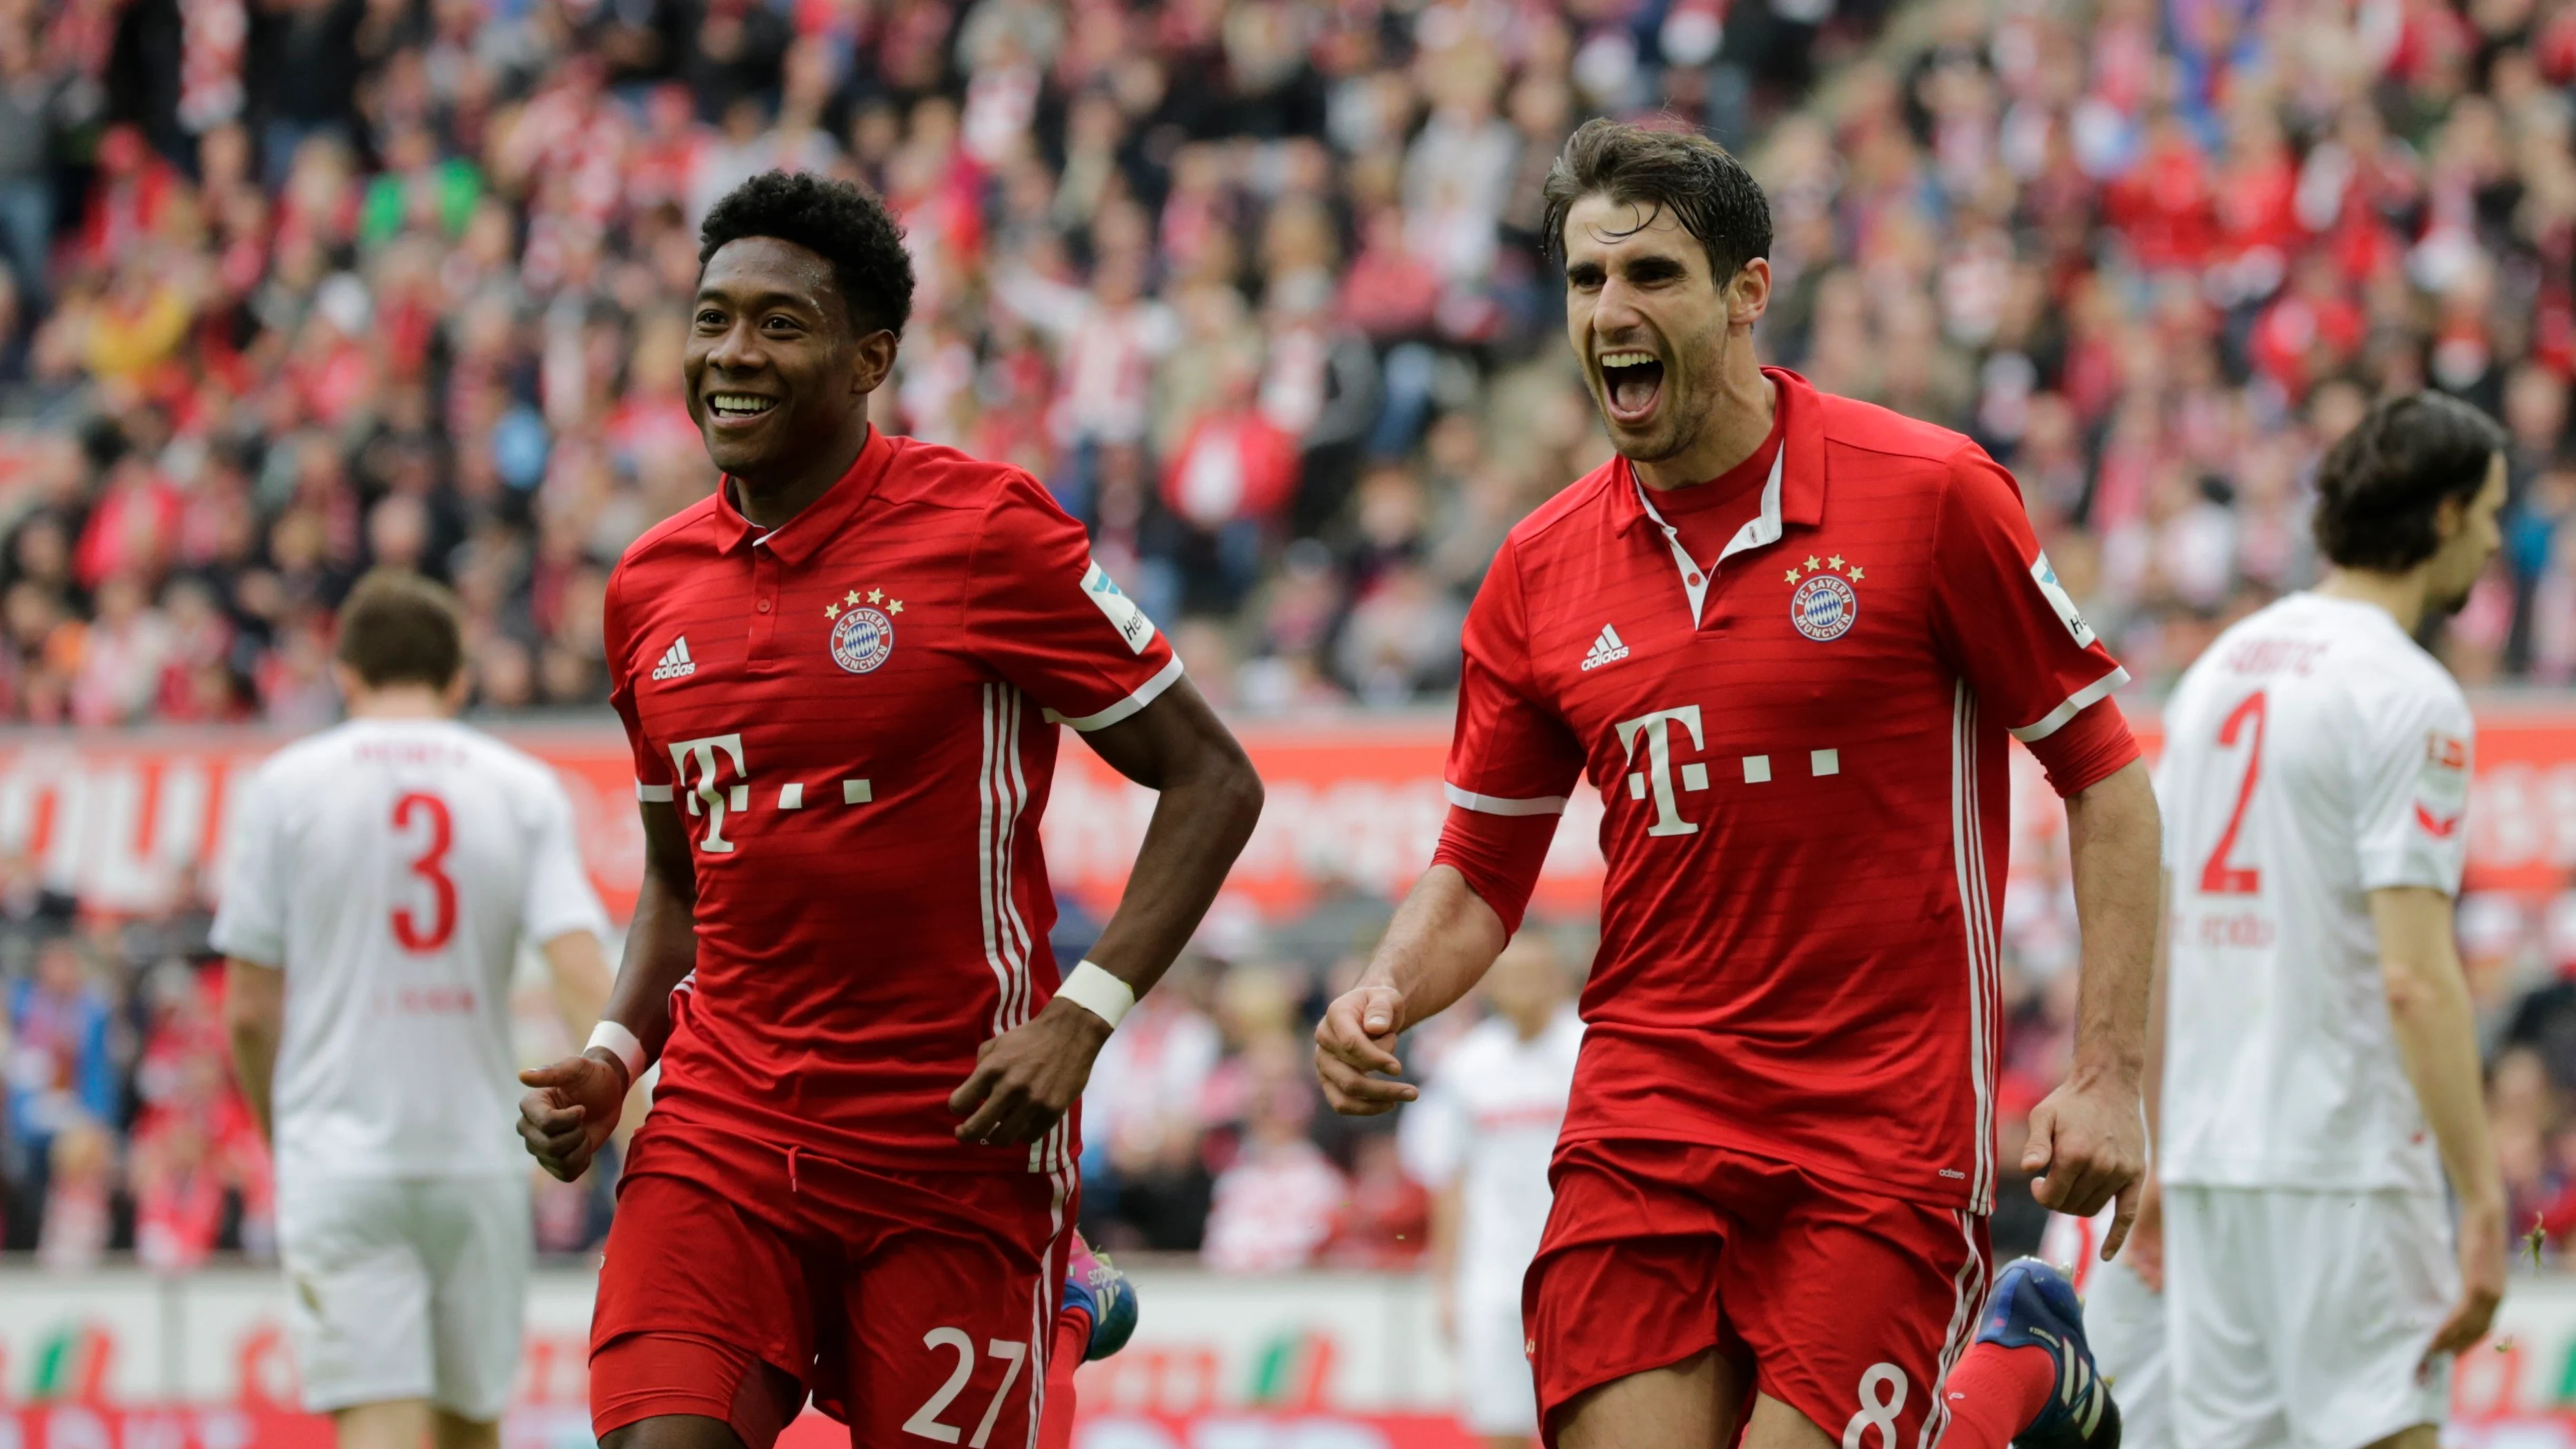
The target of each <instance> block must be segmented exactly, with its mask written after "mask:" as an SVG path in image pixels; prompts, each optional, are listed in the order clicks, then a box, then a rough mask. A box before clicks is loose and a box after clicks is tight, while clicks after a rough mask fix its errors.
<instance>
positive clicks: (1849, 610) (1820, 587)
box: [1789, 574, 1860, 641]
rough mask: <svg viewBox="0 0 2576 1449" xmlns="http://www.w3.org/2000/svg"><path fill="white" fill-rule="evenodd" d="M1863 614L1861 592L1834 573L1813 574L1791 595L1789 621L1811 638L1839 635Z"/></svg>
mask: <svg viewBox="0 0 2576 1449" xmlns="http://www.w3.org/2000/svg"><path fill="white" fill-rule="evenodd" d="M1858 618H1860V596H1859V595H1858V594H1856V593H1854V592H1852V586H1851V585H1850V584H1848V583H1846V582H1844V581H1843V579H1842V578H1841V577H1839V576H1837V575H1834V574H1813V575H1810V576H1809V577H1808V579H1807V581H1806V582H1805V583H1802V584H1800V585H1798V591H1797V592H1796V593H1794V594H1791V595H1790V596H1789V622H1790V623H1792V624H1795V625H1797V626H1798V632H1799V633H1801V634H1804V635H1806V636H1807V637H1808V638H1810V639H1815V640H1819V641H1822V640H1827V639H1839V638H1841V637H1843V636H1844V635H1845V634H1848V633H1850V632H1851V626H1852V623H1853V621H1855V620H1857V619H1858Z"/></svg>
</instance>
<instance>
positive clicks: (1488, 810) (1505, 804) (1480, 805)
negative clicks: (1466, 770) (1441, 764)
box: [1440, 780, 1565, 815]
mask: <svg viewBox="0 0 2576 1449" xmlns="http://www.w3.org/2000/svg"><path fill="white" fill-rule="evenodd" d="M1440 792H1441V793H1442V794H1444V795H1446V796H1448V797H1449V803H1450V804H1452V805H1455V806H1457V807H1458V808H1459V809H1461V810H1474V811H1478V812H1480V813H1482V814H1486V815H1562V814H1564V813H1565V797H1564V796H1562V795H1541V796H1538V797H1536V798H1535V799H1530V800H1509V799H1505V798H1504V797H1502V796H1500V795H1478V794H1474V793H1472V792H1470V791H1466V790H1461V789H1459V788H1458V787H1457V786H1455V785H1452V784H1450V783H1449V782H1448V781H1446V780H1443V781H1441V782H1440Z"/></svg>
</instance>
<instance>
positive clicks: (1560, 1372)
mask: <svg viewBox="0 0 2576 1449" xmlns="http://www.w3.org/2000/svg"><path fill="white" fill-rule="evenodd" d="M1548 1178H1549V1180H1550V1182H1552V1183H1553V1184H1554V1185H1555V1189H1556V1203H1555V1206H1554V1207H1553V1208H1552V1209H1550V1210H1549V1213H1548V1218H1547V1235H1546V1237H1545V1239H1544V1240H1542V1241H1541V1243H1540V1244H1539V1250H1538V1259H1537V1261H1535V1262H1533V1263H1532V1264H1531V1265H1530V1270H1529V1276H1528V1277H1527V1278H1526V1279H1525V1280H1524V1282H1523V1286H1522V1289H1521V1320H1522V1322H1524V1323H1526V1324H1528V1325H1529V1340H1530V1341H1529V1349H1530V1360H1531V1368H1532V1372H1533V1374H1534V1376H1535V1378H1536V1379H1537V1383H1538V1406H1539V1423H1540V1424H1541V1426H1542V1428H1543V1433H1544V1436H1545V1438H1546V1441H1547V1443H1548V1444H1549V1445H1550V1446H1553V1445H1554V1444H1555V1443H1556V1433H1557V1430H1558V1428H1559V1424H1558V1417H1559V1413H1560V1411H1561V1410H1563V1409H1564V1408H1565V1406H1566V1405H1567V1404H1568V1403H1570V1402H1571V1401H1572V1400H1573V1399H1574V1398H1575V1397H1576V1396H1577V1395H1579V1394H1581V1393H1582V1392H1583V1391H1584V1390H1586V1389H1590V1388H1593V1387H1596V1386H1598V1385H1601V1384H1606V1383H1608V1382H1610V1381H1611V1380H1613V1379H1620V1378H1625V1377H1627V1376H1628V1375H1630V1374H1633V1373H1641V1372H1643V1371H1645V1370H1647V1369H1651V1368H1660V1367H1662V1366H1664V1365H1666V1364H1672V1363H1679V1362H1681V1361H1682V1360H1684V1359H1687V1358H1691V1357H1693V1356H1695V1355H1697V1354H1699V1353H1700V1352H1702V1351H1703V1350H1706V1349H1709V1348H1716V1349H1718V1350H1719V1351H1720V1352H1723V1353H1725V1354H1726V1355H1727V1356H1728V1357H1730V1358H1731V1359H1734V1360H1735V1361H1736V1362H1738V1363H1739V1364H1743V1363H1746V1362H1748V1361H1749V1363H1750V1366H1751V1368H1752V1380H1751V1383H1752V1388H1753V1390H1754V1391H1756V1392H1760V1393H1765V1394H1769V1395H1770V1396H1771V1397H1773V1398H1775V1399H1778V1400H1780V1401H1782V1402H1783V1403H1786V1404H1788V1405H1789V1406H1790V1407H1791V1408H1794V1409H1796V1410H1797V1411H1798V1412H1800V1413H1802V1414H1804V1415H1806V1416H1807V1417H1808V1418H1809V1419H1811V1420H1813V1421H1814V1422H1815V1423H1816V1425H1817V1426H1818V1427H1819V1428H1821V1429H1823V1430H1824V1431H1825V1433H1826V1434H1827V1435H1828V1436H1829V1437H1832V1438H1836V1439H1838V1440H1839V1441H1840V1442H1842V1443H1844V1444H1846V1445H1853V1444H1856V1445H1859V1446H1861V1449H1898V1446H1899V1445H1906V1446H1911V1445H1915V1444H1919V1443H1923V1442H1926V1436H1925V1435H1924V1420H1925V1416H1926V1415H1928V1414H1930V1413H1932V1412H1933V1411H1934V1408H1935V1404H1936V1394H1937V1391H1938V1388H1939V1385H1940V1382H1941V1379H1942V1376H1943V1375H1944V1374H1946V1373H1947V1372H1948V1371H1949V1368H1950V1365H1951V1364H1952V1362H1954V1361H1955V1360H1956V1359H1957V1358H1958V1356H1959V1354H1960V1353H1961V1352H1963V1351H1964V1350H1965V1349H1966V1348H1967V1345H1968V1340H1969V1337H1970V1335H1971V1334H1973V1333H1974V1331H1975V1329H1976V1315H1977V1308H1978V1306H1979V1305H1980V1303H1982V1302H1983V1300H1984V1298H1985V1291H1986V1281H1987V1260H1988V1248H1987V1241H1986V1222H1985V1219H1984V1218H1982V1217H1979V1216H1976V1215H1973V1214H1971V1213H1968V1212H1966V1211H1965V1210H1955V1209H1947V1208H1937V1207H1932V1206H1929V1205H1927V1204H1924V1203H1917V1202H1908V1201H1906V1200H1904V1199H1902V1198H1893V1197H1877V1196H1873V1195H1870V1194H1865V1193H1859V1192H1853V1191H1851V1190H1849V1189H1846V1188H1841V1187H1836V1186H1834V1185H1832V1184H1830V1183H1827V1182H1825V1181H1823V1180H1822V1179H1819V1178H1816V1177H1813V1176H1810V1175H1809V1174H1808V1173H1806V1172H1805V1171H1804V1170H1802V1169H1800V1168H1797V1167H1793V1166H1791V1165H1789V1164H1788V1163H1785V1162H1778V1161H1774V1160H1771V1159H1768V1158H1761V1157H1754V1156H1750V1155H1748V1154H1745V1153H1741V1152H1733V1151H1729V1150H1727V1149H1725V1148H1720V1147H1701V1146H1694V1145H1691V1144H1687V1143H1679V1142H1601V1141H1585V1142H1572V1143H1568V1144H1566V1145H1565V1146H1563V1147H1561V1148H1559V1149H1558V1151H1557V1155H1556V1161H1555V1164H1554V1165H1553V1166H1552V1167H1551V1168H1550V1169H1549V1172H1548Z"/></svg>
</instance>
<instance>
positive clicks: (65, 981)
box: [7, 936, 124, 1221]
mask: <svg viewBox="0 0 2576 1449" xmlns="http://www.w3.org/2000/svg"><path fill="white" fill-rule="evenodd" d="M8 994H9V1051H8V1061H7V1066H8V1079H9V1131H10V1138H11V1143H12V1146H13V1147H14V1149H15V1150H16V1151H17V1152H18V1153H19V1154H22V1156H23V1159H24V1160H23V1163H22V1165H21V1167H20V1171H19V1174H18V1183H19V1189H20V1190H19V1194H18V1200H19V1207H20V1211H21V1212H23V1213H25V1215H26V1218H27V1220H29V1221H36V1220H39V1219H41V1218H43V1217H44V1215H45V1213H46V1211H47V1203H46V1186H47V1181H48V1178H49V1175H50V1173H51V1170H52V1163H53V1155H54V1143H55V1139H56V1138H57V1137H59V1136H61V1135H62V1134H63V1133H65V1132H70V1131H73V1130H75V1129H79V1128H84V1127H94V1128H109V1127H114V1126H117V1125H120V1124H121V1123H122V1122H123V1120H124V1119H123V1117H122V1115H121V1114H120V1112H119V1110H118V1108H119V1105H120V1098H121V1095H122V1094H121V1092H120V1089H119V1085H118V1081H117V1077H118V1068H117V1062H116V1059H115V1055H114V1052H113V1043H112V1041H111V1030H112V1020H113V1015H114V1007H113V1004H112V1003H111V1002H110V1000H109V998H108V995H107V993H106V992H105V991H103V990H101V989H100V988H99V985H98V984H97V983H96V982H94V981H92V980H91V979H90V973H89V969H88V962H87V961H86V960H84V958H83V952H82V948H81V946H80V944H79V943H78V942H77V941H75V940H73V939H72V938H70V937H67V936H57V937H54V938H53V939H51V940H48V941H46V942H45V943H44V945H43V946H42V947H41V948H39V949H38V951H37V953H36V969H35V971H34V973H33V974H32V975H29V976H23V977H19V978H17V979H16V980H14V981H11V982H10V983H9V986H8ZM73 1155H74V1158H75V1160H77V1161H79V1162H80V1163H82V1164H83V1165H84V1166H86V1165H87V1163H88V1161H89V1159H88V1158H87V1157H86V1156H85V1155H82V1152H80V1151H75V1152H74V1154H73Z"/></svg>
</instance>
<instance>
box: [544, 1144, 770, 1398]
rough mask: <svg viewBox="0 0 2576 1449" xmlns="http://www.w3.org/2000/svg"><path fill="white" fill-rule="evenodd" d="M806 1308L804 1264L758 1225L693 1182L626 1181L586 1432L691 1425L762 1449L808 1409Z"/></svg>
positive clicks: (599, 1314)
mask: <svg viewBox="0 0 2576 1449" xmlns="http://www.w3.org/2000/svg"><path fill="white" fill-rule="evenodd" d="M760 1186H764V1187H765V1186H766V1185H760ZM754 1190H756V1189H755V1187H754V1186H752V1185H746V1187H745V1188H744V1191H745V1192H751V1191H754ZM813 1304H814V1289H813V1285H812V1282H811V1280H810V1279H809V1277H808V1273H807V1268H806V1265H805V1263H804V1261H803V1259H802V1258H801V1257H800V1256H799V1254H798V1252H797V1250H796V1248H795V1246H794V1245H793V1244H791V1243H790V1242H789V1241H788V1240H787V1239H786V1238H784V1237H783V1236H782V1235H781V1234H780V1233H779V1232H777V1231H776V1230H775V1229H773V1228H772V1226H771V1225H770V1224H768V1223H767V1222H766V1221H764V1220H762V1219H760V1218H758V1217H756V1216H754V1215H752V1214H751V1213H749V1212H748V1211H746V1210H745V1209H744V1208H742V1207H741V1206H739V1205H737V1204H736V1203H734V1202H732V1201H730V1200H728V1199H727V1198H726V1197H725V1196H723V1195H722V1194H720V1193H718V1192H717V1191H716V1190H715V1189H713V1188H711V1187H708V1186H706V1185H704V1184H701V1183H698V1182H696V1181H694V1180H691V1179H687V1178H681V1177H672V1176H665V1175H662V1174H658V1173H648V1174H632V1175H629V1176H628V1177H627V1178H626V1179H625V1181H624V1182H622V1183H621V1184H620V1185H619V1190H618V1199H617V1216H616V1218H615V1219H614V1220H613V1221H612V1222H611V1223H610V1225H609V1230H608V1246H607V1249H606V1251H605V1252H604V1253H603V1254H602V1256H601V1260H600V1267H599V1298H598V1304H597V1306H596V1308H595V1309H594V1310H593V1311H592V1314H591V1330H590V1412H591V1427H592V1432H594V1433H595V1434H597V1435H599V1436H600V1437H601V1438H602V1439H603V1440H605V1439H606V1438H607V1437H608V1436H609V1435H610V1434H611V1433H612V1432H614V1431H616V1430H618V1429H621V1428H623V1427H625V1426H627V1425H630V1424H636V1425H640V1424H643V1423H644V1421H646V1420H650V1419H656V1418H676V1417H693V1416H694V1417H702V1418H710V1419H714V1420H717V1421H719V1422H725V1423H732V1424H734V1425H736V1427H737V1428H739V1429H741V1430H742V1431H743V1437H744V1442H745V1443H746V1444H749V1445H751V1449H762V1443H763V1442H765V1441H761V1442H756V1441H760V1436H761V1434H762V1433H764V1432H765V1433H766V1434H767V1435H769V1436H771V1437H775V1435H776V1433H777V1430H778V1424H781V1423H784V1422H785V1420H786V1419H787V1418H792V1417H794V1414H795V1411H796V1409H797V1408H799V1407H801V1406H802V1404H803V1401H804V1392H805V1377H804V1375H805V1374H806V1373H807V1372H808V1370H809V1367H810V1365H811V1364H812V1362H813V1355H814V1330H813V1324H814V1309H813ZM781 1401H787V1402H786V1403H785V1408H784V1409H783V1411H782V1410H781V1409H780V1408H779V1404H780V1402H781ZM771 1420H776V1421H777V1422H776V1423H772V1422H770V1421H771ZM764 1426H765V1428H764ZM656 1432H663V1431H656ZM630 1437H632V1436H630ZM648 1442H650V1436H648Z"/></svg>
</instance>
